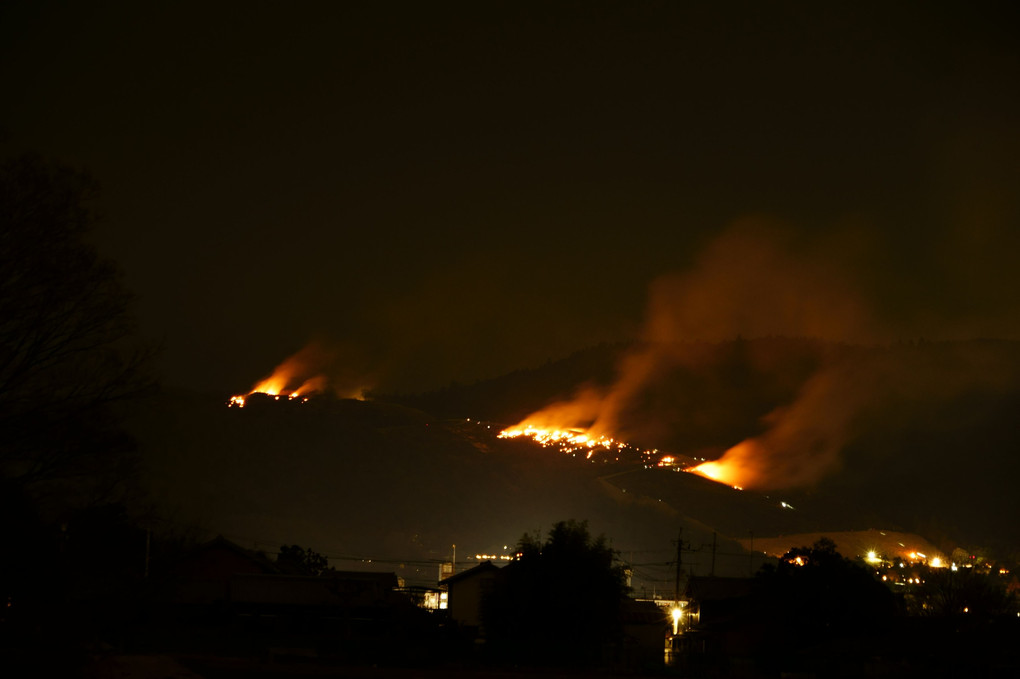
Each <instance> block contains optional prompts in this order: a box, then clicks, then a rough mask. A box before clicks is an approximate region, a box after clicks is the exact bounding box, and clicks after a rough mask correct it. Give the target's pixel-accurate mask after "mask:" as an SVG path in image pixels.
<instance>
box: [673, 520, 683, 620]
mask: <svg viewBox="0 0 1020 679" xmlns="http://www.w3.org/2000/svg"><path fill="white" fill-rule="evenodd" d="M683 534H684V529H683V528H681V529H680V531H679V532H678V533H677V534H676V585H675V586H674V588H673V602H674V603H679V602H680V568H681V563H682V561H683V549H684V541H683Z"/></svg>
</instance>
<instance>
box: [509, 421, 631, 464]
mask: <svg viewBox="0 0 1020 679" xmlns="http://www.w3.org/2000/svg"><path fill="white" fill-rule="evenodd" d="M519 436H524V437H527V438H530V439H533V440H534V441H535V442H536V443H539V444H541V445H543V446H546V447H556V448H559V449H560V450H561V451H563V452H564V453H575V452H577V451H582V452H585V453H586V455H585V457H586V458H588V459H589V460H590V459H591V457H592V455H594V454H595V451H596V450H600V449H601V450H605V451H612V450H614V449H615V450H622V449H624V448H626V447H627V444H626V443H622V442H620V441H616V440H615V439H613V438H610V437H608V436H590V435H589V434H588V433H587V432H585V431H584V430H583V429H554V428H550V427H535V426H532V425H526V426H523V427H522V426H520V425H518V426H516V427H510V428H509V429H504V430H503V431H501V432H500V433H499V438H501V439H512V438H517V437H519Z"/></svg>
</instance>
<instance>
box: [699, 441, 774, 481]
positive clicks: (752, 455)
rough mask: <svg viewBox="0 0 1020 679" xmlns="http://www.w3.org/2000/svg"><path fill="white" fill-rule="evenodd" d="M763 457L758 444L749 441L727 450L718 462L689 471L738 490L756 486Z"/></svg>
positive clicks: (712, 461) (710, 462)
mask: <svg viewBox="0 0 1020 679" xmlns="http://www.w3.org/2000/svg"><path fill="white" fill-rule="evenodd" d="M761 464H762V455H761V450H760V447H759V445H758V443H757V442H755V441H754V440H753V439H752V440H747V441H744V442H742V443H738V444H737V445H735V446H733V447H732V448H730V449H729V450H727V451H726V452H725V453H724V454H723V456H722V457H720V458H719V459H718V460H711V461H709V462H703V463H702V464H699V465H698V466H697V467H691V468H690V469H688V470H687V471H689V472H691V473H692V474H698V475H699V476H704V477H705V478H706V479H711V480H712V481H717V482H719V483H725V484H726V485H728V486H732V487H733V488H736V489H737V490H743V489H744V487H745V486H753V485H755V481H756V480H757V479H759V478H760V476H761V472H762V470H761V468H760V467H761Z"/></svg>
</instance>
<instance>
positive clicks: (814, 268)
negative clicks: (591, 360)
mask: <svg viewBox="0 0 1020 679" xmlns="http://www.w3.org/2000/svg"><path fill="white" fill-rule="evenodd" d="M847 242H848V241H846V240H842V241H840V242H839V243H834V242H833V241H825V242H820V241H817V240H816V241H806V240H803V239H798V238H797V236H796V234H795V233H794V232H792V231H790V230H788V229H785V228H783V227H782V226H777V225H774V224H765V223H762V222H753V221H745V222H742V223H739V224H736V225H735V226H733V227H732V228H731V229H729V230H728V231H726V232H725V233H724V234H722V235H721V236H720V237H719V238H717V239H715V240H714V241H713V242H712V243H710V244H709V246H708V247H707V248H706V249H705V250H704V251H703V252H702V253H701V255H700V257H698V259H697V260H696V262H695V264H694V266H693V267H692V268H691V269H690V270H688V271H685V272H682V273H677V274H670V275H666V276H663V277H661V278H659V279H658V280H656V281H655V282H654V283H653V285H652V286H651V290H650V297H649V303H648V311H647V316H646V321H645V325H644V330H643V334H642V337H641V341H640V342H638V343H637V344H636V348H635V349H634V350H633V351H631V352H630V353H629V354H628V355H626V356H625V357H624V358H623V360H622V361H621V362H620V364H619V366H618V374H617V378H616V380H615V382H614V383H613V384H612V385H611V386H610V387H609V388H607V389H604V390H601V391H599V390H594V389H592V388H590V387H589V388H585V389H584V390H583V391H582V392H581V393H579V394H578V397H577V398H576V399H574V400H573V401H569V402H564V403H557V404H554V405H553V406H550V407H549V408H547V409H544V410H542V411H540V412H538V413H535V414H533V415H532V416H529V417H528V418H527V419H526V420H525V422H526V423H529V424H536V425H537V424H538V423H542V424H545V425H549V424H551V423H554V422H559V423H560V426H581V424H582V423H587V424H590V432H591V433H593V434H596V435H606V436H615V437H618V438H623V437H625V436H626V430H627V427H628V426H629V425H630V423H631V421H632V419H633V418H632V413H633V412H634V410H635V408H636V407H639V406H636V405H635V404H640V403H642V400H643V399H646V398H647V393H648V392H649V390H651V389H654V387H655V384H656V382H658V381H660V380H662V379H663V375H668V374H670V373H671V372H673V371H675V370H677V369H678V368H680V369H685V368H693V367H695V366H696V364H697V362H698V361H699V360H701V358H702V357H699V356H697V355H695V353H696V352H694V351H693V347H694V346H695V345H694V344H692V343H694V342H702V343H704V342H725V341H731V340H733V339H734V338H735V337H738V336H743V337H746V338H749V339H751V338H767V337H784V336H785V337H807V338H813V339H816V340H824V342H819V343H817V344H816V346H818V347H821V348H822V349H821V350H820V351H819V353H818V355H817V356H815V357H814V358H815V362H814V364H813V366H812V368H811V370H810V371H809V372H807V373H806V375H805V376H804V378H803V379H802V380H800V382H799V384H798V386H797V388H796V389H794V390H792V391H791V394H790V397H789V400H788V401H787V402H785V403H783V404H782V405H780V406H779V407H775V408H774V409H773V410H771V412H768V413H767V414H765V415H764V417H762V419H761V421H760V422H758V423H756V424H757V427H758V433H757V434H753V435H748V436H747V437H746V438H744V439H743V440H739V441H738V442H736V443H735V445H734V444H730V447H729V448H728V449H726V450H725V452H724V453H723V454H722V456H721V457H720V458H719V459H718V460H717V461H716V463H715V464H714V466H713V469H714V471H715V472H716V475H713V478H717V480H720V481H724V482H726V483H730V484H733V485H739V486H741V487H746V488H750V487H754V488H759V489H779V488H793V487H805V486H810V485H813V484H815V483H817V482H818V481H819V480H821V479H822V478H823V477H825V476H827V475H829V474H831V473H832V472H834V471H836V470H838V469H840V467H841V464H842V461H841V452H842V451H843V450H844V449H845V448H846V446H847V445H848V444H849V443H850V442H851V441H852V440H853V439H854V438H855V437H856V436H857V435H858V434H859V433H860V428H861V426H862V425H861V422H862V419H864V415H865V414H866V413H867V411H868V409H869V408H873V407H878V406H876V404H878V403H881V402H883V399H885V398H886V397H887V396H888V395H889V394H890V393H892V392H900V393H903V392H907V393H909V397H908V398H916V399H928V400H930V399H933V398H937V396H936V393H937V392H942V396H943V397H946V396H947V395H948V394H949V393H955V392H958V391H959V390H962V389H966V388H967V387H968V385H970V386H974V385H975V384H977V383H988V382H989V381H990V380H994V379H997V378H996V377H995V374H996V373H995V371H994V370H984V371H978V372H974V371H972V370H962V371H960V372H959V374H957V375H954V376H944V377H942V376H940V378H937V379H936V378H933V377H932V376H931V375H930V374H929V373H927V372H925V370H926V368H929V367H930V366H919V365H916V364H914V365H911V364H910V361H907V362H903V361H900V360H898V359H897V360H889V359H888V358H887V357H886V355H885V354H882V353H881V352H877V351H875V350H872V349H868V348H867V345H869V344H872V345H873V344H874V343H875V342H879V341H885V340H887V339H888V338H887V337H883V336H882V335H881V333H880V331H879V327H878V323H877V322H876V321H875V319H874V316H873V314H872V313H871V310H870V305H869V304H868V303H867V302H866V301H865V299H864V296H863V295H862V294H861V293H860V292H859V291H860V290H862V289H864V286H863V285H862V284H861V282H860V281H859V280H857V278H856V276H857V275H859V273H858V272H859V271H860V268H857V267H854V266H853V262H852V261H851V259H852V257H850V256H848V251H849V253H850V254H851V255H852V252H853V250H852V248H850V249H849V250H848V249H847V248H845V247H844V246H845V244H846V243H847ZM851 242H852V241H851ZM846 342H853V343H856V344H858V345H859V346H858V348H857V349H856V350H853V351H849V350H842V351H833V350H826V349H825V347H830V348H831V347H833V346H836V347H839V346H843V347H846V345H845V344H841V343H846ZM751 360H752V361H753V360H754V357H753V356H752V359H751ZM964 362H966V360H964ZM756 367H757V368H758V369H759V370H761V371H768V370H775V369H779V366H777V365H771V366H770V365H767V364H766V362H761V363H760V364H759V365H757V366H756ZM918 372H920V375H918V374H916V373H918ZM929 372H930V371H929ZM933 382H937V383H938V384H940V385H941V387H939V388H936V386H935V384H933ZM728 386H729V388H730V389H731V390H732V389H740V388H742V386H744V385H741V384H737V383H734V384H730V385H728Z"/></svg>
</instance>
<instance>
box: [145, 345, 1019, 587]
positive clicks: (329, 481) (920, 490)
mask: <svg viewBox="0 0 1020 679" xmlns="http://www.w3.org/2000/svg"><path fill="white" fill-rule="evenodd" d="M622 352H623V349H622V348H621V347H603V348H599V349H596V350H593V351H592V352H589V353H587V354H580V355H575V356H573V357H570V358H568V359H565V360H564V361H563V362H560V363H552V364H550V365H548V366H545V367H543V368H539V369H537V370H533V371H527V372H522V373H518V374H515V375H513V376H508V377H506V378H502V379H501V380H494V381H492V382H482V383H478V384H475V385H469V386H464V387H459V388H455V387H451V388H449V389H446V390H443V391H441V392H436V393H433V394H427V395H423V396H419V397H415V398H414V399H404V402H403V403H399V404H397V403H388V402H386V401H382V400H377V401H352V400H337V399H329V398H318V399H312V400H311V401H309V402H308V403H306V404H297V403H280V402H275V401H272V400H270V399H265V400H259V399H258V398H255V399H253V400H251V401H250V402H249V407H246V408H244V409H236V408H227V407H226V406H225V403H224V401H225V400H226V396H225V395H210V394H198V393H191V392H186V391H175V392H166V393H163V394H161V395H160V396H159V397H158V398H157V399H155V400H153V401H150V402H147V403H145V404H138V405H139V407H138V408H136V409H135V413H134V415H133V418H132V429H133V431H134V432H135V434H136V436H137V437H138V438H139V440H140V442H141V444H142V450H143V453H144V459H145V474H144V479H145V482H146V485H147V487H148V488H150V489H151V491H152V493H153V495H154V496H155V497H156V498H157V499H158V501H159V503H160V505H161V506H162V507H164V508H167V509H168V510H169V511H171V512H172V515H173V516H174V517H175V518H176V519H178V520H179V521H182V522H190V523H197V524H198V525H200V526H201V527H202V529H203V530H204V531H205V533H206V534H209V535H213V534H218V533H222V534H224V535H226V536H227V537H229V538H231V539H233V540H235V541H237V542H239V543H241V544H243V545H244V546H247V547H256V548H258V549H263V550H266V551H270V552H275V550H277V549H278V548H279V546H280V545H281V544H292V543H297V544H301V545H304V546H307V547H310V548H312V549H315V550H316V551H319V552H322V553H325V554H327V555H329V556H330V557H331V558H332V559H333V560H334V562H335V563H336V564H337V565H338V566H340V567H343V568H356V567H374V568H378V567H380V566H381V567H384V568H386V569H391V568H392V569H393V570H397V571H398V572H399V573H400V574H401V575H402V576H404V577H405V578H407V579H408V581H411V582H420V583H427V582H432V581H434V580H435V577H436V574H437V573H438V564H439V563H440V562H442V561H447V560H449V559H450V558H451V557H452V556H453V553H454V547H453V545H456V553H457V560H458V562H459V563H460V564H466V563H469V562H470V561H471V559H472V558H473V557H474V555H476V554H483V555H499V554H505V553H507V552H508V551H509V548H512V546H513V544H514V543H515V542H516V540H517V539H518V538H519V537H520V536H521V535H522V534H523V533H525V532H527V533H535V532H544V531H545V530H547V529H548V528H549V527H550V526H551V525H552V524H553V523H554V522H555V521H558V520H561V519H565V518H577V519H587V520H589V521H590V525H591V528H592V530H593V532H595V533H604V534H605V535H606V536H607V537H609V538H610V539H612V541H613V546H614V547H615V548H616V549H618V550H620V551H621V553H622V554H623V556H624V558H626V559H627V560H628V561H629V562H631V563H633V564H636V565H637V568H636V574H635V586H641V587H645V588H657V587H665V586H667V585H668V583H669V582H670V581H671V579H672V575H671V572H670V567H669V565H668V564H669V563H670V562H671V561H672V560H673V559H674V558H675V540H676V537H677V534H678V533H679V532H681V531H682V539H683V540H684V542H685V546H686V547H689V549H690V551H689V553H687V554H686V555H685V557H684V563H685V567H686V570H688V571H689V572H694V573H696V574H706V573H707V571H708V569H709V568H710V563H711V561H712V560H711V558H710V550H711V548H710V545H711V544H712V540H713V532H717V534H718V535H717V547H716V550H717V553H716V559H715V566H716V572H717V574H721V575H740V574H745V573H747V572H749V570H750V568H751V567H752V566H753V565H754V563H755V562H754V561H753V559H752V557H750V556H749V555H748V554H747V553H746V552H745V551H744V550H743V548H742V547H741V546H740V544H739V542H738V540H747V539H748V538H749V537H750V536H751V535H753V536H755V537H758V538H765V537H769V536H777V535H782V534H787V535H789V534H800V533H816V532H824V531H860V530H867V529H882V530H890V531H904V532H912V533H918V534H919V535H921V536H923V537H925V538H927V539H928V540H931V541H933V542H934V543H935V544H936V545H937V546H939V547H940V548H942V549H944V550H950V549H951V548H952V547H954V546H956V545H958V544H967V545H981V546H986V547H989V548H995V549H1000V550H1005V551H1011V552H1012V551H1016V545H1017V544H1020V535H1018V534H1017V526H1016V524H1015V517H1016V516H1017V515H1018V512H1017V509H1018V506H1017V503H1018V500H1017V497H1016V495H1015V494H1013V493H1012V492H1011V491H1012V488H1011V486H1012V484H1013V483H1014V480H1015V479H1016V478H1017V472H1018V471H1020V469H1018V459H1017V456H1016V455H1015V451H1018V450H1020V432H1018V427H1017V424H1016V420H1015V413H1016V412H1017V409H1018V406H1020V388H1018V386H1017V380H1016V379H1015V376H1016V375H1017V374H1018V371H1017V366H1018V365H1020V361H1018V360H1017V357H1018V355H1020V352H1018V351H1017V346H1016V345H1015V344H1011V343H972V344H959V345H956V344H946V345H938V344H931V345H924V346H909V347H906V346H905V347H894V348H887V349H874V348H870V349H865V348H859V347H846V346H829V345H823V344H821V343H815V342H807V341H803V342H800V341H796V342H795V341H785V340H768V341H763V342H761V343H758V342H751V341H748V342H743V341H741V342H735V343H730V344H724V345H714V346H703V347H698V352H695V353H696V354H697V355H696V356H695V357H694V358H692V359H691V360H689V361H687V362H685V363H678V364H677V365H676V366H675V367H674V370H673V372H672V373H670V374H664V375H662V378H661V380H660V381H659V382H658V383H657V384H656V385H654V388H650V389H649V393H647V394H645V395H644V401H643V403H644V404H645V405H646V406H647V409H646V410H645V409H642V408H637V407H635V408H632V409H631V410H628V411H627V414H628V418H630V419H627V420H626V421H625V425H626V426H627V427H629V428H630V429H631V430H632V431H635V432H638V431H644V432H651V431H653V430H656V431H659V432H661V433H662V436H663V439H664V440H668V441H670V442H672V443H673V444H675V445H676V446H677V448H675V449H670V448H668V447H667V446H665V445H659V446H658V447H659V448H660V450H662V451H665V452H677V453H680V454H688V455H692V456H704V457H711V456H712V454H713V453H714V454H716V455H717V454H719V453H720V452H721V451H723V450H724V449H725V448H726V447H727V446H730V445H733V444H734V443H736V442H738V441H739V440H740V439H741V438H742V437H743V436H746V435H755V434H758V433H760V432H761V431H763V430H765V428H766V426H767V423H765V422H763V421H762V417H763V415H766V414H768V413H769V412H772V411H773V410H775V409H776V408H779V407H782V406H788V404H789V403H791V401H795V399H796V398H797V395H798V394H799V393H800V390H801V389H802V386H803V384H804V383H805V382H806V381H807V380H810V379H812V377H813V376H815V375H817V374H818V371H819V369H820V368H819V366H822V365H832V364H833V362H836V363H838V364H839V365H840V366H841V368H840V371H841V372H840V374H849V375H866V376H868V379H867V380H866V383H867V385H868V387H869V389H870V388H872V387H873V386H874V385H875V384H878V385H879V386H881V387H882V388H881V389H876V390H874V391H871V392H869V393H868V398H867V399H864V400H863V401H862V405H861V407H860V409H859V411H858V412H856V413H855V418H854V427H855V429H854V431H853V436H852V437H849V438H848V439H847V441H846V445H845V446H844V447H843V449H842V450H841V457H840V459H839V467H838V469H836V470H834V471H832V472H831V473H829V474H828V475H826V476H824V477H823V478H821V479H820V480H819V481H818V482H817V483H814V484H812V485H809V486H805V487H794V488H788V489H784V490H755V489H748V490H746V491H743V492H741V491H737V490H733V489H732V488H729V487H728V486H725V485H722V484H719V483H714V482H711V481H708V480H706V479H704V478H701V477H698V476H695V475H692V474H685V473H680V472H678V471H676V470H674V469H669V468H657V467H654V466H653V467H648V466H645V465H643V464H641V463H640V462H639V461H638V460H636V459H633V458H621V460H620V461H619V462H616V461H610V460H608V459H600V460H599V461H598V462H596V463H592V462H587V461H585V460H584V459H583V456H582V457H579V458H573V457H570V456H567V455H563V454H562V453H559V452H556V451H554V450H551V449H546V448H541V447H539V446H537V445H536V444H533V443H531V442H530V441H527V440H500V439H497V438H496V436H495V435H496V433H498V430H499V429H500V428H501V425H499V424H494V423H490V422H489V421H488V420H481V419H479V415H478V413H483V414H484V415H485V416H486V417H488V418H491V420H493V421H500V420H502V421H503V422H504V423H509V422H510V421H511V420H512V418H511V417H510V415H514V414H515V413H521V412H525V410H526V409H523V408H521V407H520V406H514V404H513V402H512V401H511V400H510V399H509V398H508V397H507V396H506V391H504V390H510V391H513V392H514V393H526V392H527V390H528V386H529V385H530V384H534V385H539V387H536V388H537V391H538V392H539V393H544V394H550V393H556V394H560V395H562V394H568V395H569V393H571V390H572V388H573V387H574V386H575V384H578V383H580V382H581V381H583V379H582V376H583V375H585V374H593V375H595V376H594V377H593V378H592V379H593V380H599V379H605V380H606V383H608V382H609V380H608V379H607V375H609V376H611V375H612V371H613V368H612V366H613V361H614V360H619V357H620V356H621V355H622ZM879 377H880V378H882V379H881V380H879V379H878V378H879ZM908 382H909V384H908ZM728 384H731V385H734V386H733V388H732V389H727V385H728ZM507 385H513V388H512V389H510V387H508V386H507ZM964 387H966V388H964ZM561 397H562V396H561ZM535 402H537V401H535ZM429 404H431V405H432V407H434V408H435V410H436V411H437V412H441V413H442V415H443V417H437V416H435V415H433V414H431V413H429V412H427V411H426V410H424V409H423V408H421V407H412V405H418V406H425V405H429ZM444 404H445V405H444ZM529 407H533V406H529ZM454 416H456V417H454ZM653 416H654V417H653ZM468 418H470V419H468ZM655 418H658V420H659V421H658V423H657V425H656V426H655V427H652V426H651V424H655V423H653V422H652V420H653V419H655ZM646 435H648V436H650V434H646ZM783 503H785V506H784V504H783ZM505 547H506V548H507V549H505ZM369 559H371V565H369V561H368V560H369Z"/></svg>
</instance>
